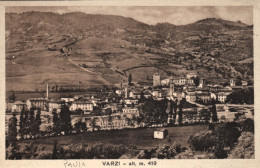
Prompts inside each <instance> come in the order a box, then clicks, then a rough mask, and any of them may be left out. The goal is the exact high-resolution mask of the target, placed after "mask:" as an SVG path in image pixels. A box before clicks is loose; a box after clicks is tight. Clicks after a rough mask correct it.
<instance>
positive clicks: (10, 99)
mask: <svg viewBox="0 0 260 168" xmlns="http://www.w3.org/2000/svg"><path fill="white" fill-rule="evenodd" d="M8 99H9V101H12V102H14V101H15V100H16V96H15V93H14V91H13V90H12V91H11V94H10V95H9V97H8Z"/></svg>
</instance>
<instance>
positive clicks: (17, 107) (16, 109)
mask: <svg viewBox="0 0 260 168" xmlns="http://www.w3.org/2000/svg"><path fill="white" fill-rule="evenodd" d="M25 107H26V103H25V102H22V101H16V102H14V103H13V104H12V109H11V112H19V113H20V112H21V111H22V109H23V108H25Z"/></svg>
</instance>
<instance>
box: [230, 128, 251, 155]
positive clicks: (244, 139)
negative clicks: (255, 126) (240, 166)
mask: <svg viewBox="0 0 260 168" xmlns="http://www.w3.org/2000/svg"><path fill="white" fill-rule="evenodd" d="M228 158H231V159H254V158H255V145H254V134H253V133H252V132H243V133H242V134H241V136H240V137H239V138H238V144H237V145H236V146H235V147H234V149H233V150H232V151H231V152H230V154H229V155H228Z"/></svg>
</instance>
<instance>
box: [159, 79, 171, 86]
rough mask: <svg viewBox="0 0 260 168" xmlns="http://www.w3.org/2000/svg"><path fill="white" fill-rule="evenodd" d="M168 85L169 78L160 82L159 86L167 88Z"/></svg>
mask: <svg viewBox="0 0 260 168" xmlns="http://www.w3.org/2000/svg"><path fill="white" fill-rule="evenodd" d="M169 84H170V79H169V78H166V79H163V80H161V85H165V86H168V85H169Z"/></svg>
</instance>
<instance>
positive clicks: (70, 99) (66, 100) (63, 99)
mask: <svg viewBox="0 0 260 168" xmlns="http://www.w3.org/2000/svg"><path fill="white" fill-rule="evenodd" d="M61 100H62V101H65V103H69V102H73V101H74V100H75V99H74V98H61Z"/></svg>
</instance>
